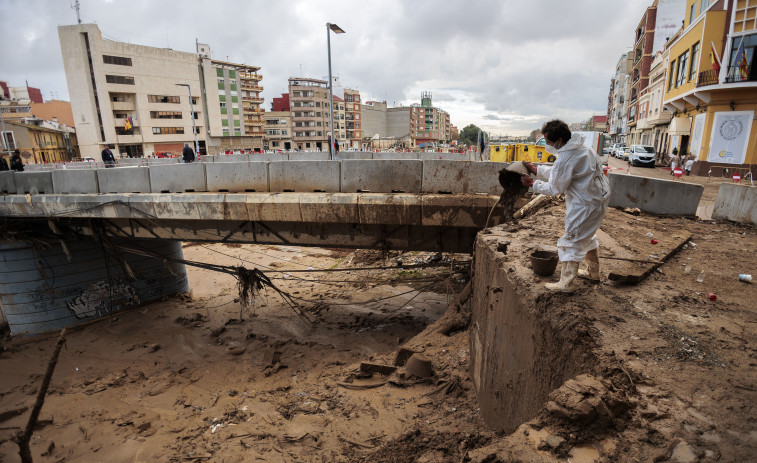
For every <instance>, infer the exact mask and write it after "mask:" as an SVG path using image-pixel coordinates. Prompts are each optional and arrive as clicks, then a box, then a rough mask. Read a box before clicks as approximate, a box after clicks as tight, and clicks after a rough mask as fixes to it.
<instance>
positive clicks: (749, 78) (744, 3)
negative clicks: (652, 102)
mask: <svg viewBox="0 0 757 463" xmlns="http://www.w3.org/2000/svg"><path fill="white" fill-rule="evenodd" d="M686 11H687V15H686V18H685V20H684V24H683V31H682V32H681V34H680V37H678V38H677V39H676V40H675V42H674V43H673V44H671V46H670V62H669V64H668V67H667V72H668V76H667V79H666V80H667V81H666V82H665V96H664V104H665V105H666V106H667V107H668V109H669V110H671V111H672V115H673V119H672V120H671V122H670V128H669V132H670V133H671V134H673V135H671V137H670V148H671V149H672V148H674V147H675V148H678V152H679V153H686V154H691V155H693V156H695V159H696V162H695V163H694V168H693V173H694V174H699V175H705V174H707V172H709V171H713V170H714V171H716V172H717V171H720V170H722V168H724V167H725V168H734V167H736V168H744V169H750V168H751V169H753V168H754V167H757V128H755V124H754V120H755V117H756V115H757V69H756V66H754V61H755V51H756V50H755V49H757V0H720V1H710V0H687V1H686ZM718 58H720V60H721V61H720V63H718Z"/></svg>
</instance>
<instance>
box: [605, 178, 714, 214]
mask: <svg viewBox="0 0 757 463" xmlns="http://www.w3.org/2000/svg"><path fill="white" fill-rule="evenodd" d="M609 179H610V207H631V208H634V207H638V208H639V209H641V210H642V211H644V212H649V213H652V214H660V215H683V216H693V215H696V213H697V206H698V205H699V199H700V198H701V197H702V192H703V191H704V187H703V186H702V185H695V184H693V183H683V182H681V181H674V180H661V179H656V178H648V177H637V176H635V175H626V174H610V176H609Z"/></svg>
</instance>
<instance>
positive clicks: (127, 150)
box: [121, 145, 144, 158]
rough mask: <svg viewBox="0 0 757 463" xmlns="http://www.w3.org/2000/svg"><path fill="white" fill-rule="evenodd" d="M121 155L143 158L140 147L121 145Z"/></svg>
mask: <svg viewBox="0 0 757 463" xmlns="http://www.w3.org/2000/svg"><path fill="white" fill-rule="evenodd" d="M121 153H122V154H126V155H127V156H128V157H130V158H141V157H142V156H144V154H143V153H142V145H121Z"/></svg>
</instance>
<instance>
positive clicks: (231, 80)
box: [229, 72, 237, 85]
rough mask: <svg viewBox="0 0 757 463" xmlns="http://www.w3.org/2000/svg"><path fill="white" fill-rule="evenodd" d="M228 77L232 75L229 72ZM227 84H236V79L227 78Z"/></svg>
mask: <svg viewBox="0 0 757 463" xmlns="http://www.w3.org/2000/svg"><path fill="white" fill-rule="evenodd" d="M229 77H233V76H232V75H231V72H230V73H229ZM229 84H231V85H236V84H237V81H236V79H229Z"/></svg>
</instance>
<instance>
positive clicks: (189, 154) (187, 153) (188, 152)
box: [181, 143, 195, 163]
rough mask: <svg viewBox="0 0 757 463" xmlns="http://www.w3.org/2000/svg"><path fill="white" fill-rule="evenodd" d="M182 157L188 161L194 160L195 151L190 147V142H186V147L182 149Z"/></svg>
mask: <svg viewBox="0 0 757 463" xmlns="http://www.w3.org/2000/svg"><path fill="white" fill-rule="evenodd" d="M181 157H182V158H183V159H184V162H186V163H190V162H194V160H195V152H194V150H193V149H192V148H190V147H189V143H184V149H183V150H181Z"/></svg>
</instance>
